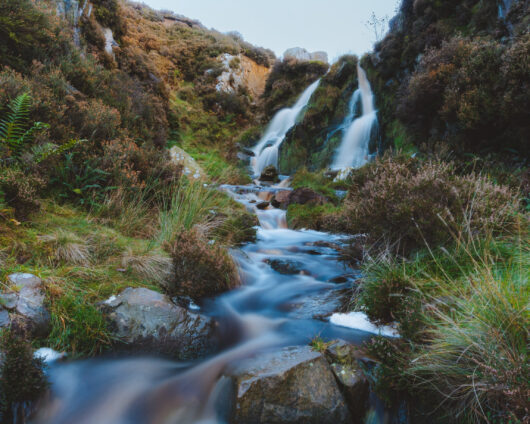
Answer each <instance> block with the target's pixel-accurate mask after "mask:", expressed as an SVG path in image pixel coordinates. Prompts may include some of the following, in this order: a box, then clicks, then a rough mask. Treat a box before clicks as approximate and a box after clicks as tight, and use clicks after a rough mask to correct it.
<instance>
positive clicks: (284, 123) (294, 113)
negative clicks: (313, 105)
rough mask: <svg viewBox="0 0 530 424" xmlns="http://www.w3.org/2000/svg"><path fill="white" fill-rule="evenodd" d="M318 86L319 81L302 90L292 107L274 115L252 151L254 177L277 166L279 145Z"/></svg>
mask: <svg viewBox="0 0 530 424" xmlns="http://www.w3.org/2000/svg"><path fill="white" fill-rule="evenodd" d="M319 84H320V79H318V80H317V81H315V82H314V83H313V84H311V85H310V86H309V87H307V88H306V89H305V90H304V92H303V93H302V95H301V96H300V98H299V99H298V100H297V102H296V103H295V105H294V106H293V107H290V108H285V109H282V110H280V111H279V112H278V113H276V115H274V118H272V121H271V123H270V124H269V127H268V128H267V131H266V132H265V135H264V136H263V137H262V138H261V140H260V141H259V142H258V144H257V145H256V147H254V149H253V152H254V154H255V157H254V158H253V163H252V168H253V171H254V175H255V176H259V175H260V174H261V172H262V171H263V170H264V169H265V168H266V167H267V166H269V165H274V166H277V165H278V151H279V149H280V145H281V144H282V142H283V140H284V139H285V136H286V135H287V133H288V132H289V130H290V129H291V128H292V127H293V126H294V125H295V124H296V120H297V119H298V117H299V115H300V114H301V113H302V111H303V110H304V108H305V107H306V106H307V104H308V103H309V100H310V99H311V96H312V95H313V93H314V92H315V90H316V89H317V88H318V85H319Z"/></svg>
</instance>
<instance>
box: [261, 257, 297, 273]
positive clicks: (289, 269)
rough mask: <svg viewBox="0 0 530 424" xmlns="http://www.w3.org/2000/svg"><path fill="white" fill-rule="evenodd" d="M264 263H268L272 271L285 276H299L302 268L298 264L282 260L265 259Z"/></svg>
mask: <svg viewBox="0 0 530 424" xmlns="http://www.w3.org/2000/svg"><path fill="white" fill-rule="evenodd" d="M265 262H266V263H268V264H269V265H270V266H271V268H272V269H273V270H274V271H276V272H278V273H280V274H285V275H295V274H300V273H301V272H302V271H303V270H302V267H303V266H304V265H303V264H302V263H300V262H296V261H289V260H282V259H266V260H265Z"/></svg>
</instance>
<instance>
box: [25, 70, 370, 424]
mask: <svg viewBox="0 0 530 424" xmlns="http://www.w3.org/2000/svg"><path fill="white" fill-rule="evenodd" d="M318 84H319V81H316V82H314V83H313V84H311V86H309V87H308V88H307V89H306V90H305V91H304V93H303V94H302V95H301V97H300V98H299V99H298V101H297V102H296V104H295V105H294V106H293V107H292V108H287V109H283V110H281V111H280V112H278V113H277V114H276V116H275V117H274V118H273V120H272V122H271V124H270V125H269V128H268V129H267V132H266V134H265V135H264V136H263V138H262V139H261V140H260V142H259V143H258V144H257V146H256V147H255V148H254V152H255V154H256V157H255V162H254V163H253V167H254V172H255V174H256V175H259V173H260V172H261V171H262V170H263V168H264V167H265V166H267V165H276V162H277V158H278V148H279V146H280V144H281V142H282V141H283V139H284V138H285V135H286V134H287V132H288V131H289V129H290V128H291V127H292V126H293V125H294V124H295V123H296V120H297V118H298V116H299V115H300V113H301V112H302V110H303V109H304V108H305V106H306V105H307V104H308V102H309V100H310V98H311V95H312V94H313V92H314V91H315V90H316V88H317V87H318ZM359 103H362V116H361V117H360V118H358V119H354V117H355V116H356V115H357V113H356V110H358V109H360V105H359ZM375 113H376V112H375V110H374V107H373V98H372V93H371V90H370V85H369V83H368V80H367V79H366V75H365V73H364V71H363V70H362V69H361V68H360V67H359V89H358V90H356V92H355V93H354V94H353V96H352V99H351V102H350V114H349V115H348V117H347V118H346V119H345V121H344V122H343V125H342V127H343V128H344V129H345V136H344V140H343V143H342V144H343V145H342V146H341V148H340V151H339V156H338V158H337V160H336V163H335V167H336V168H342V167H349V166H361V165H362V164H363V163H364V162H365V161H366V160H365V156H366V155H367V154H368V152H367V149H368V147H367V146H368V142H369V140H368V139H369V132H370V130H371V128H372V127H373V125H374V123H375V122H376V120H377V118H376V116H375ZM341 152H342V153H341ZM343 159H344V160H343ZM346 159H347V160H346ZM286 181H287V180H285V181H284V183H280V184H279V185H277V186H272V187H270V186H266V187H263V186H260V185H245V186H231V185H224V186H221V187H220V189H221V190H223V191H225V192H226V193H228V194H229V195H230V196H232V197H233V198H234V199H235V200H237V201H238V202H240V203H242V204H243V205H245V206H246V208H247V209H248V210H249V211H251V212H253V213H255V214H256V215H257V217H258V219H259V227H258V229H257V240H256V242H254V243H249V244H247V245H246V246H244V247H242V248H241V249H239V250H237V251H235V252H233V257H234V259H235V261H236V263H237V264H238V267H239V271H240V276H241V281H242V285H241V287H239V288H237V289H235V290H232V291H230V292H227V293H225V294H223V295H220V296H218V297H216V298H213V299H209V300H207V301H205V302H203V303H202V304H201V308H200V309H201V310H200V313H202V314H205V315H208V316H211V317H213V318H215V320H216V321H217V323H218V337H219V339H220V340H221V342H222V343H221V346H223V347H222V348H221V350H220V351H219V352H218V353H217V354H215V355H213V356H212V357H210V358H205V359H201V360H197V361H195V362H190V363H182V362H175V361H168V360H163V359H156V358H125V359H112V360H109V359H107V360H103V359H98V360H89V361H73V362H71V363H60V362H57V363H55V364H52V365H51V366H50V368H49V370H48V374H49V378H50V381H51V392H50V396H49V399H48V400H47V401H46V403H45V404H43V405H41V407H40V410H39V413H38V416H37V417H36V418H35V420H34V423H36V424H73V423H76V424H175V423H178V424H192V423H227V422H229V413H230V412H229V410H230V407H229V406H228V405H230V399H229V398H230V396H231V387H232V383H231V380H230V378H229V377H227V376H226V375H225V373H226V369H227V367H230V365H231V364H234V363H237V362H238V361H240V360H241V359H244V358H248V357H251V356H253V355H256V354H260V353H263V352H265V351H267V350H273V351H274V350H278V349H279V348H280V347H284V346H299V345H307V344H308V343H309V342H310V341H311V339H312V338H314V337H315V336H317V335H318V336H320V337H322V338H323V339H324V340H332V339H337V338H340V339H344V340H346V341H348V342H350V343H353V344H356V345H359V344H360V343H362V342H363V341H365V340H367V339H368V338H370V337H371V334H370V333H368V332H366V331H361V330H359V329H355V328H364V329H365V330H367V331H372V332H373V329H372V330H371V329H370V323H368V322H366V319H365V317H364V318H363V317H360V321H359V324H360V326H359V327H356V325H348V324H344V320H346V321H348V320H350V319H353V317H352V316H345V315H344V314H343V315H342V316H339V315H337V314H335V315H333V316H332V319H329V317H330V316H331V315H332V314H333V313H334V312H335V311H337V310H339V309H341V307H342V305H343V302H344V301H347V299H348V296H349V295H350V294H351V289H352V287H353V286H354V282H355V280H356V279H357V278H358V277H359V275H358V272H357V271H354V270H351V269H348V268H345V267H344V265H343V264H342V263H341V262H340V261H339V253H338V250H339V249H340V247H341V245H342V244H343V242H344V240H343V237H342V236H340V235H332V234H327V233H322V232H317V231H309V230H298V231H295V230H291V229H288V228H287V221H286V212H285V211H284V210H280V209H276V208H274V207H272V206H268V207H266V208H265V209H261V208H258V207H257V205H258V204H260V203H262V202H263V201H269V200H270V199H271V198H272V196H273V195H274V194H275V193H276V192H277V191H279V190H289V189H288V188H287V187H286V185H287V184H286ZM260 206H261V205H260ZM357 314H360V313H357ZM360 315H362V314H360ZM333 318H337V319H333ZM339 318H340V319H339ZM358 318H359V317H358V315H355V319H358ZM376 422H379V421H376Z"/></svg>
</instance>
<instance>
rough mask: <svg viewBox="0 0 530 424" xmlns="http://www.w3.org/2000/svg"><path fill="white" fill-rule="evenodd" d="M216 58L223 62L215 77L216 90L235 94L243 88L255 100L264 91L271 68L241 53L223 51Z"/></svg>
mask: <svg viewBox="0 0 530 424" xmlns="http://www.w3.org/2000/svg"><path fill="white" fill-rule="evenodd" d="M218 59H219V61H220V62H221V63H222V64H223V72H222V73H221V75H219V76H218V77H217V85H216V89H217V91H222V92H224V93H230V94H237V93H238V91H239V90H241V89H243V90H247V91H248V92H249V94H250V95H251V96H252V99H253V100H254V101H257V100H258V99H259V97H260V96H261V95H262V94H263V92H264V91H265V84H266V82H267V78H268V77H269V74H270V72H271V68H270V67H266V66H263V65H259V64H257V63H256V62H254V61H253V60H252V59H249V58H248V57H246V56H245V55H243V54H238V55H231V54H229V53H224V54H222V55H221V56H219V58H218Z"/></svg>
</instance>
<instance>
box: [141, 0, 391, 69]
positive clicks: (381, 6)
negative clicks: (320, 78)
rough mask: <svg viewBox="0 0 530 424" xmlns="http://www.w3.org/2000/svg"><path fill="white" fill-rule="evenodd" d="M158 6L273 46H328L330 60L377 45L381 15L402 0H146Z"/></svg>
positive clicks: (280, 51) (276, 49)
mask: <svg viewBox="0 0 530 424" xmlns="http://www.w3.org/2000/svg"><path fill="white" fill-rule="evenodd" d="M143 2H144V3H146V4H147V5H149V6H150V7H152V8H154V9H165V10H172V11H174V12H176V13H178V14H181V15H184V16H187V17H188V18H193V19H198V20H199V21H201V22H202V24H203V25H205V26H206V27H207V28H215V29H216V30H218V31H221V32H228V31H238V32H240V33H241V34H242V35H243V37H244V39H245V40H247V41H249V42H250V43H252V44H255V45H257V46H261V47H266V48H269V49H271V50H273V51H274V52H275V53H276V55H277V56H281V55H282V54H283V52H284V51H285V50H286V49H288V48H290V47H304V48H305V49H307V50H309V51H310V52H313V51H317V50H323V51H325V52H327V53H328V55H329V59H330V61H333V60H334V59H336V58H337V57H338V56H340V55H342V54H345V53H354V54H357V55H362V54H363V53H365V52H367V51H369V50H371V49H372V46H373V43H374V41H375V36H374V31H373V30H372V29H370V28H367V27H366V22H367V21H368V20H369V19H370V17H371V15H372V12H373V13H375V15H376V16H377V17H385V16H388V17H389V18H391V17H393V16H394V14H395V10H396V6H397V4H398V0H326V1H324V0H259V1H258V0H143Z"/></svg>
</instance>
